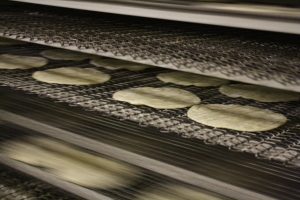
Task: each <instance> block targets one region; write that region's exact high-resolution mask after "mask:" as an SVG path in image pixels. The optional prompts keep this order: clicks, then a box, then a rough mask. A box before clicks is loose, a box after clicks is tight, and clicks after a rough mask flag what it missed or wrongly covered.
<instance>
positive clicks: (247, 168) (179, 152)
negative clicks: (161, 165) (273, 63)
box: [0, 45, 300, 199]
mask: <svg viewBox="0 0 300 200" xmlns="http://www.w3.org/2000/svg"><path fill="white" fill-rule="evenodd" d="M45 48H46V47H41V46H35V45H28V46H27V47H26V46H24V47H22V48H20V47H19V48H17V49H18V50H17V53H18V54H22V55H38V53H39V52H40V51H41V50H42V49H45ZM1 52H6V53H16V47H7V48H3V49H2V50H1ZM69 65H72V66H81V67H87V66H88V67H91V65H90V64H88V61H82V62H61V61H55V62H54V61H51V62H50V63H49V65H47V66H46V67H43V68H41V69H47V68H55V67H59V66H69ZM34 71H35V69H33V70H26V71H23V70H12V71H5V70H2V71H1V73H0V74H1V75H0V84H1V85H2V86H7V87H9V88H11V89H13V90H19V91H18V92H17V93H14V92H11V91H10V90H6V91H4V93H5V96H4V97H2V98H3V99H4V102H5V103H4V104H3V107H2V109H4V110H6V111H9V112H13V113H16V114H18V115H21V116H24V117H26V118H30V119H33V120H35V121H38V122H42V123H44V124H49V125H51V126H53V127H59V128H62V129H63V130H69V131H71V132H72V133H75V134H79V135H81V136H83V137H86V138H92V139H93V140H95V141H102V142H105V143H109V144H112V145H114V146H118V147H122V148H124V149H127V150H129V151H132V152H136V153H138V154H143V155H145V156H148V157H151V158H155V159H157V160H162V161H164V162H167V163H169V164H172V165H175V166H178V167H181V168H184V169H188V170H190V171H193V172H196V173H199V174H204V175H206V176H209V177H212V178H214V179H217V180H221V181H224V182H229V183H231V184H234V185H238V186H240V187H245V188H248V189H251V190H255V191H258V192H259V193H264V194H268V195H270V196H275V197H284V198H285V199H297V198H298V197H299V195H300V194H299V190H298V189H299V187H298V186H299V183H300V180H299V173H300V172H299V168H298V166H299V140H298V135H297V133H298V132H299V102H290V103H269V104H268V103H257V102H255V101H252V100H245V99H240V98H238V99H231V98H228V97H225V96H223V95H221V94H219V93H218V91H217V89H215V88H208V89H199V88H196V87H181V86H175V85H172V84H163V83H162V82H159V81H158V80H156V78H155V75H156V74H157V73H159V72H161V71H167V70H165V69H159V68H157V69H148V70H146V71H144V72H141V73H134V72H128V71H125V70H118V71H109V70H103V71H105V72H106V73H109V74H110V75H112V80H111V81H109V82H108V83H105V84H103V85H96V86H62V85H55V84H53V85H49V84H45V83H40V82H39V83H38V82H36V81H35V80H33V79H32V78H31V74H32V72H34ZM166 85H168V86H174V87H180V88H184V89H186V90H189V91H192V92H194V93H195V94H197V95H199V96H200V97H201V98H202V100H203V102H204V103H216V102H217V103H226V104H227V103H228V104H229V103H238V104H244V105H245V104H247V105H252V106H257V107H262V108H268V109H271V110H274V111H276V112H279V113H283V114H284V115H286V116H287V117H288V118H289V119H290V121H289V122H288V123H287V124H286V125H284V126H283V127H282V128H279V129H276V130H274V131H268V132H265V133H264V134H255V133H246V132H236V131H228V130H224V129H212V128H210V127H207V126H203V125H200V124H197V123H194V122H192V121H191V120H189V119H187V117H186V114H185V113H186V109H178V110H171V111H170V110H155V109H151V108H148V107H145V106H139V107H137V106H131V105H129V104H126V103H121V102H116V101H114V100H112V98H111V95H112V93H113V92H114V91H117V90H120V89H123V88H128V87H136V86H166ZM21 91H24V92H26V93H30V95H23V93H22V92H21ZM44 98H47V99H49V100H44ZM53 101H54V102H60V103H54V102H53ZM70 106H73V107H74V106H75V107H78V108H72V107H70ZM83 109H85V110H86V111H84V110H83ZM4 113H5V112H2V116H1V118H2V119H3V120H9V121H11V122H13V121H14V120H13V115H11V117H8V115H5V114H4ZM175 116H176V117H175ZM124 120H125V121H124ZM29 121H30V120H29ZM15 123H20V124H19V125H22V122H21V121H18V120H17V122H15ZM24 123H25V124H23V126H26V125H27V126H28V128H30V126H31V125H32V124H26V121H25V122H24ZM39 131H43V130H41V129H40V130H39ZM66 140H67V139H66ZM212 145H218V146H212ZM224 147H227V148H228V149H230V150H233V151H238V152H243V153H234V152H229V151H227V150H225V149H226V148H224ZM248 153H250V154H254V155H255V156H256V157H257V158H260V159H261V160H258V159H254V157H253V156H250V155H248ZM269 180H272V182H270V181H269Z"/></svg>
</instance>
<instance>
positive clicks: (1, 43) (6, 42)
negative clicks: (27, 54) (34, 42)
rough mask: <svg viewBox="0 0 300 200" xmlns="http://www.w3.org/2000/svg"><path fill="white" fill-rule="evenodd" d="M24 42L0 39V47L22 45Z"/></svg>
mask: <svg viewBox="0 0 300 200" xmlns="http://www.w3.org/2000/svg"><path fill="white" fill-rule="evenodd" d="M24 43H25V42H22V41H19V40H12V39H8V38H2V37H0V46H6V45H17V44H24Z"/></svg>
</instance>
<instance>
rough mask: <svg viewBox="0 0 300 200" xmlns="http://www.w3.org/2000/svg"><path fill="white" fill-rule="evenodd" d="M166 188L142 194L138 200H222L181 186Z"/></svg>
mask: <svg viewBox="0 0 300 200" xmlns="http://www.w3.org/2000/svg"><path fill="white" fill-rule="evenodd" d="M165 187H166V188H165ZM165 187H161V188H154V189H152V190H149V191H145V192H142V193H141V194H140V195H139V196H138V197H137V198H136V200H221V198H219V197H216V196H212V195H210V194H206V193H204V192H202V191H198V190H196V189H192V188H188V187H184V186H181V185H168V186H165Z"/></svg>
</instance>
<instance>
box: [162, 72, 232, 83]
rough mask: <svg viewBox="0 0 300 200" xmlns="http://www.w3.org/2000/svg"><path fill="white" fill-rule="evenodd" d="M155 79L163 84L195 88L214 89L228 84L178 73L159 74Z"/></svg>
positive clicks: (205, 77)
mask: <svg viewBox="0 0 300 200" xmlns="http://www.w3.org/2000/svg"><path fill="white" fill-rule="evenodd" d="M156 77H157V78H158V79H159V80H161V81H163V82H165V83H174V84H177V85H184V86H190V85H194V86H197V87H214V86H220V85H224V84H227V83H228V82H229V81H228V80H225V79H220V78H214V77H209V76H203V75H200V74H193V73H188V72H179V71H176V72H166V73H160V74H158V75H157V76H156Z"/></svg>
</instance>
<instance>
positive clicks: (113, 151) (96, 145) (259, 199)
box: [0, 109, 275, 200]
mask: <svg viewBox="0 0 300 200" xmlns="http://www.w3.org/2000/svg"><path fill="white" fill-rule="evenodd" d="M0 119H2V120H3V121H6V122H10V123H13V124H16V125H19V126H22V127H25V128H28V129H31V130H34V131H37V132H39V133H42V134H45V135H48V136H51V137H54V138H57V139H60V140H63V141H66V142H69V143H72V144H74V145H77V146H81V147H83V148H86V149H89V150H92V151H95V152H98V153H101V154H104V155H107V156H110V157H112V158H115V159H118V160H121V161H124V162H127V163H130V164H133V165H136V166H139V167H142V168H145V169H148V170H150V171H154V172H156V173H159V174H162V175H165V176H168V177H171V178H173V179H177V180H179V181H182V182H185V183H188V184H191V185H194V186H197V187H201V188H203V189H206V190H209V191H212V192H216V193H218V194H221V195H224V196H227V197H230V198H233V199H243V200H254V199H255V200H273V199H275V198H273V197H270V196H266V195H263V194H259V193H256V192H254V191H250V190H247V189H245V188H241V187H237V186H234V185H231V184H228V183H225V182H222V181H219V180H216V179H212V178H210V177H207V176H203V175H200V174H197V173H194V172H191V171H188V170H185V169H182V168H180V167H176V166H172V165H169V164H167V163H164V162H161V161H158V160H154V159H151V158H147V157H145V156H142V155H138V154H135V153H132V152H129V151H127V150H123V149H120V148H117V147H114V146H111V145H108V144H105V143H102V142H99V141H95V140H93V139H89V138H87V137H83V136H80V135H78V134H75V133H72V132H70V131H66V130H63V129H60V128H56V127H53V126H50V125H47V124H44V123H41V122H38V121H35V120H32V119H30V118H27V117H24V116H21V115H17V114H14V113H11V112H8V111H5V110H2V109H0Z"/></svg>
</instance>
